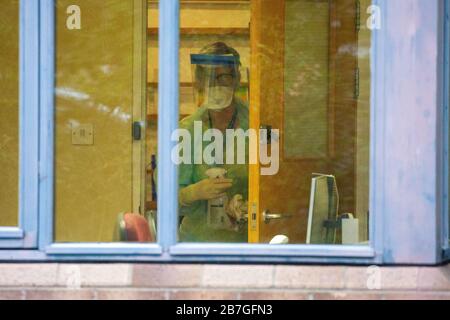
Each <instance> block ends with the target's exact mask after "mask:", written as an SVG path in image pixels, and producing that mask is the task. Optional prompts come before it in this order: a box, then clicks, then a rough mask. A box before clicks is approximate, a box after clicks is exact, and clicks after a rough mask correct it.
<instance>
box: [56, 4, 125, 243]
mask: <svg viewBox="0 0 450 320" xmlns="http://www.w3.org/2000/svg"><path fill="white" fill-rule="evenodd" d="M73 3H74V2H73V1H71V0H58V1H57V4H58V6H57V65H56V67H57V94H56V103H57V110H56V111H57V112H56V121H57V126H56V230H55V231H56V240H57V241H58V242H66V241H68V242H73V241H81V242H107V241H112V235H113V229H114V224H115V222H116V217H117V215H118V214H119V213H120V212H129V211H130V210H131V207H132V140H131V123H132V101H133V0H108V1H92V0H78V1H76V4H77V5H79V6H80V7H81V16H82V26H81V27H82V29H81V30H68V29H67V28H66V17H67V14H66V8H67V6H69V5H71V4H73ZM77 124H93V125H94V145H92V146H76V145H73V144H72V139H71V134H72V128H73V127H75V126H77Z"/></svg>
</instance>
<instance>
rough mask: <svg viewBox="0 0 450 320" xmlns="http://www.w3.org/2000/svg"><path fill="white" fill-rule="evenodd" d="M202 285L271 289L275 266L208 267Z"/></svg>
mask: <svg viewBox="0 0 450 320" xmlns="http://www.w3.org/2000/svg"><path fill="white" fill-rule="evenodd" d="M202 284H203V286H204V287H213V288H248V289H252V288H269V287H272V284H273V266H258V265H240V266H236V265H207V266H205V267H204V271H203V281H202Z"/></svg>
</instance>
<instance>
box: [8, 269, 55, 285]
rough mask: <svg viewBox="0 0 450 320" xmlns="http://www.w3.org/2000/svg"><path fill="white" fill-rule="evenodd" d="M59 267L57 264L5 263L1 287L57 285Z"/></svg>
mask: <svg viewBox="0 0 450 320" xmlns="http://www.w3.org/2000/svg"><path fill="white" fill-rule="evenodd" d="M57 269H58V265H57V264H3V265H0V287H38V286H46V287H51V286H55V285H56V274H57Z"/></svg>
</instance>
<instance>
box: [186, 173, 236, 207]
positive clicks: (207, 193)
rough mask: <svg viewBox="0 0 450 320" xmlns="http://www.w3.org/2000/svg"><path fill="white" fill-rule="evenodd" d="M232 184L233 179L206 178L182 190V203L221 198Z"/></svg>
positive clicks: (187, 203)
mask: <svg viewBox="0 0 450 320" xmlns="http://www.w3.org/2000/svg"><path fill="white" fill-rule="evenodd" d="M232 186H233V180H232V179H205V180H202V181H200V182H197V183H196V184H193V185H190V186H188V187H186V188H183V189H182V190H180V195H179V196H180V203H181V204H183V205H190V204H192V203H193V202H195V201H200V200H213V199H217V198H221V197H223V196H225V195H226V191H227V190H228V189H230V188H231V187H232Z"/></svg>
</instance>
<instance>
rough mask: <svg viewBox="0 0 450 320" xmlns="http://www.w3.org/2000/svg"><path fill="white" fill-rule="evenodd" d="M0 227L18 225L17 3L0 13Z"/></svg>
mask: <svg viewBox="0 0 450 320" xmlns="http://www.w3.org/2000/svg"><path fill="white" fill-rule="evenodd" d="M0 88H2V94H1V95H0V177H1V179H2V183H1V186H0V226H7V227H12V226H17V225H18V177H19V172H18V170H19V169H18V153H19V130H18V127H19V126H18V124H19V1H18V0H4V1H2V4H1V10H0Z"/></svg>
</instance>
